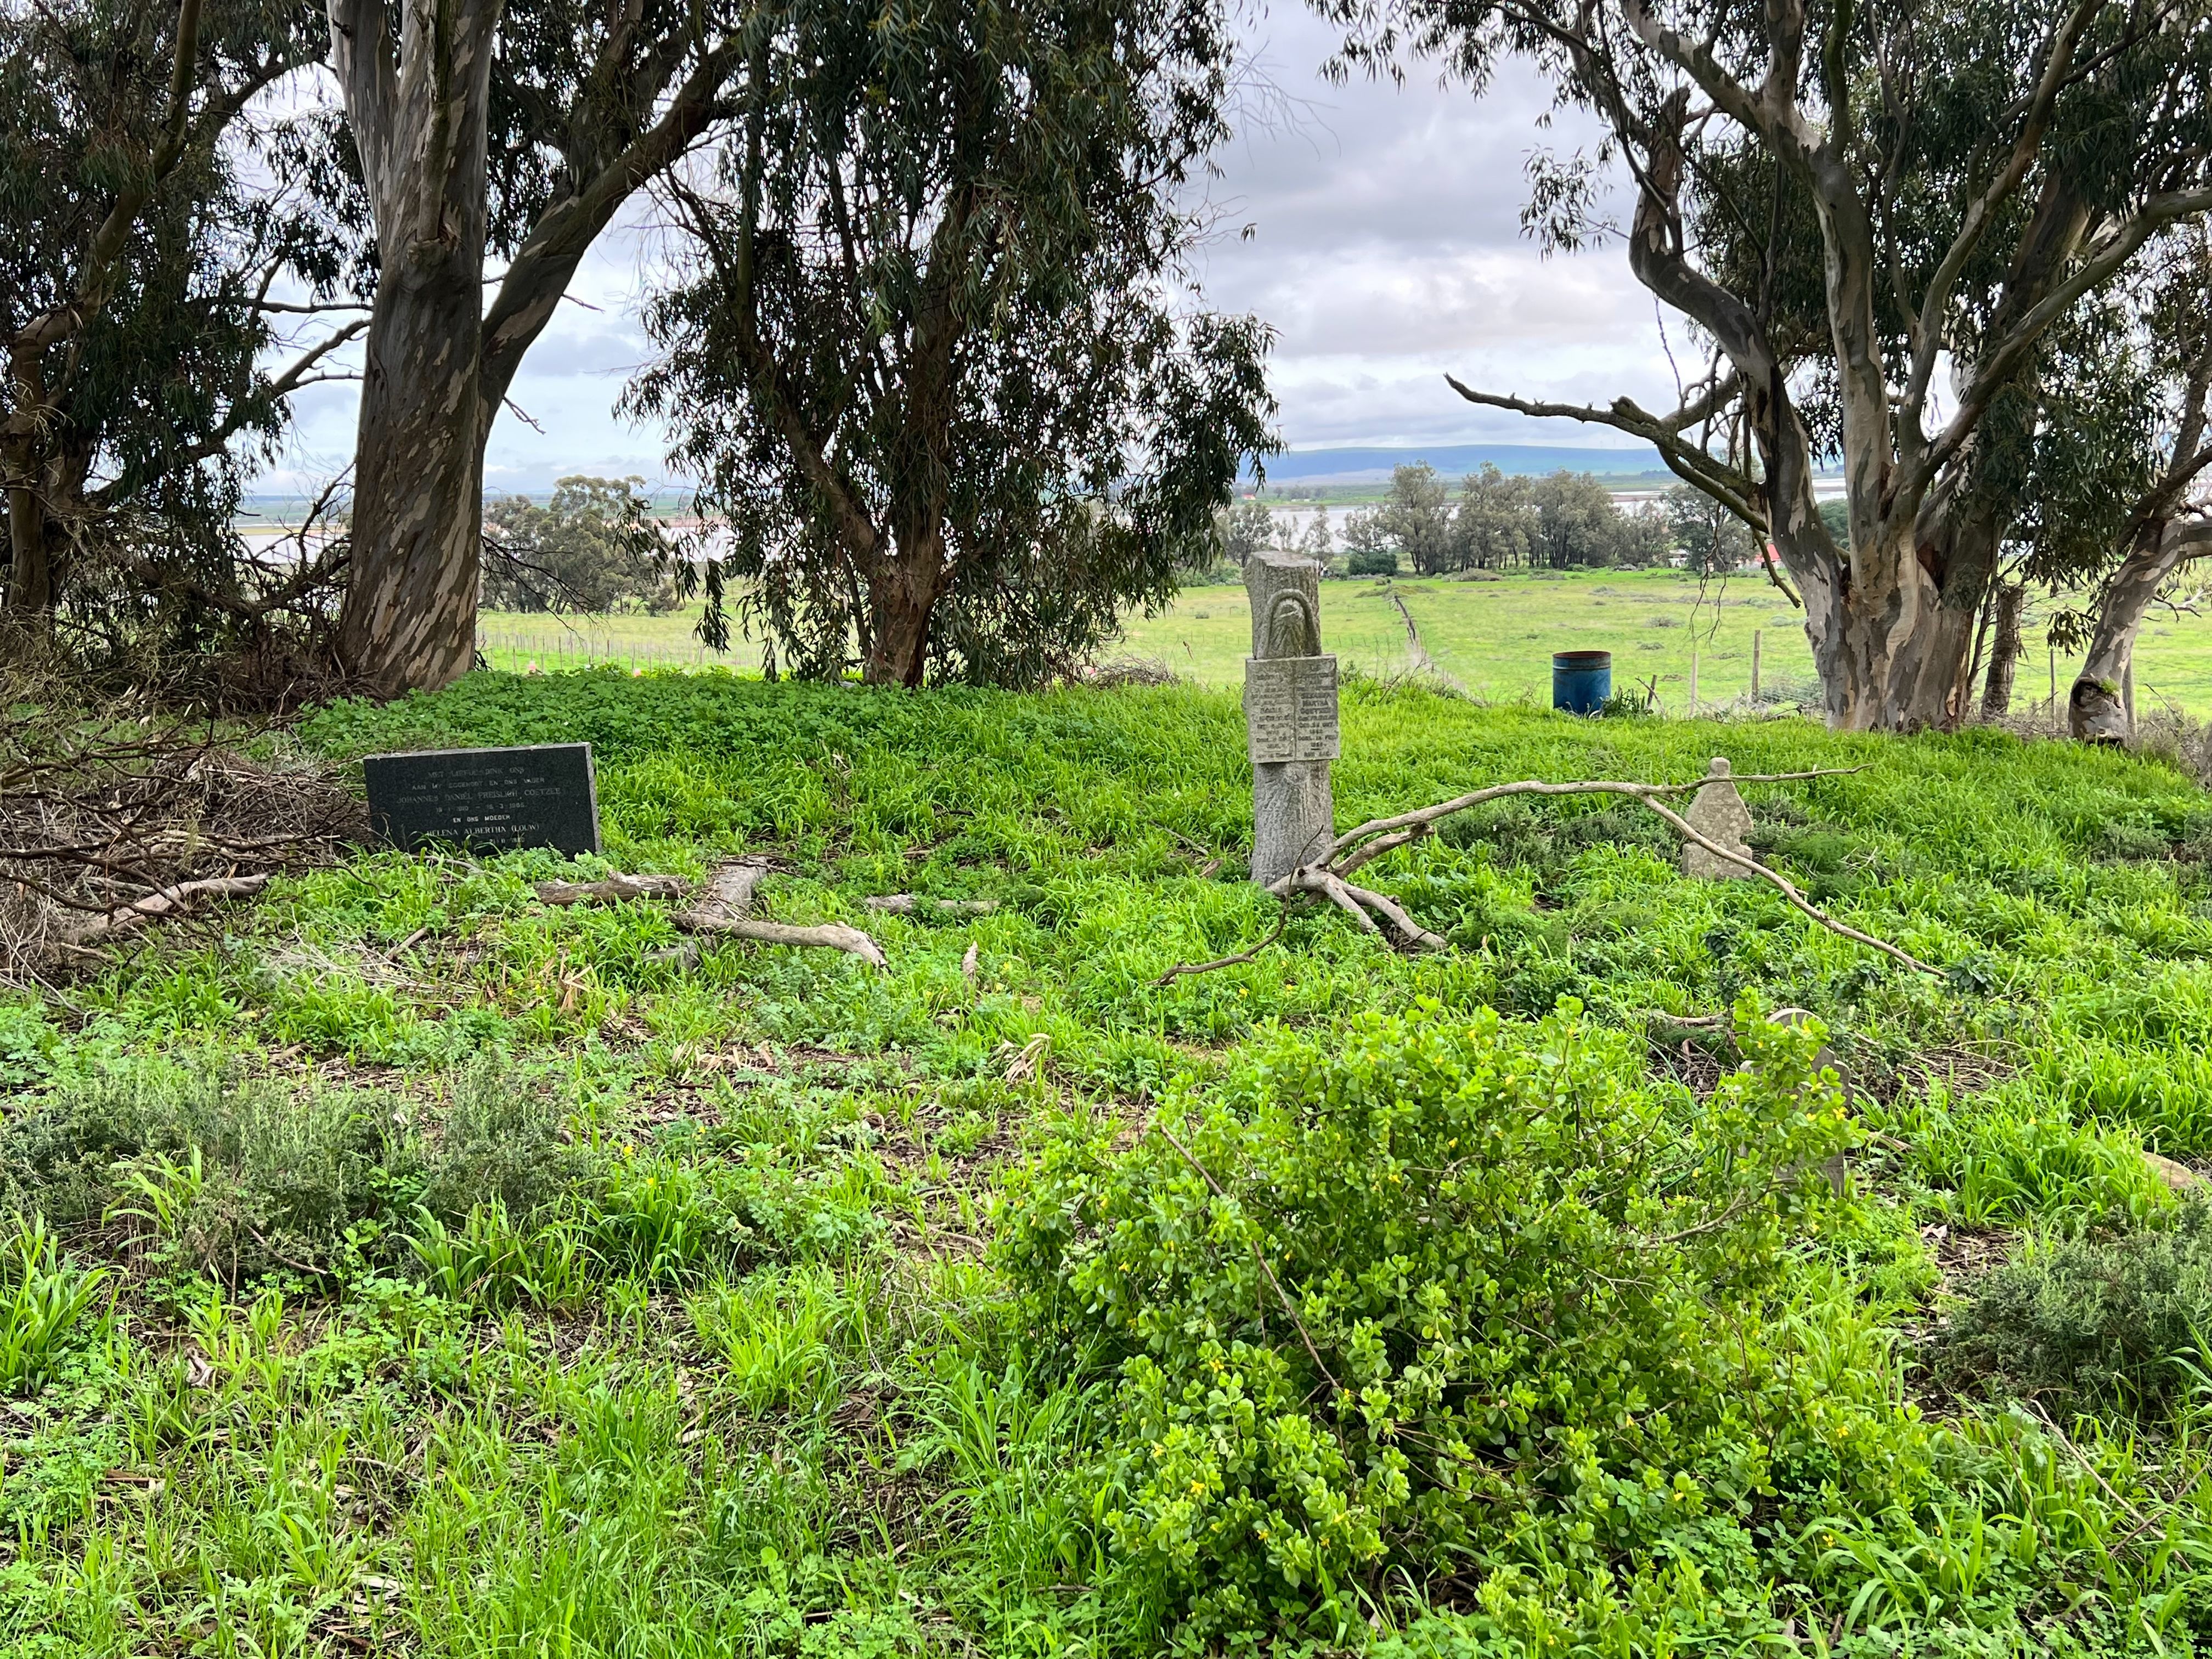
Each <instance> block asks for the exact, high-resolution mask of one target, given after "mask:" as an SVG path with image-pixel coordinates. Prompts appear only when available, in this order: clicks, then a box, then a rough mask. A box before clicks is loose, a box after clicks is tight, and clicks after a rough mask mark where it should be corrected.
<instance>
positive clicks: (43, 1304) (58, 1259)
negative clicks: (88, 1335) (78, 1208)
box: [0, 1215, 107, 1394]
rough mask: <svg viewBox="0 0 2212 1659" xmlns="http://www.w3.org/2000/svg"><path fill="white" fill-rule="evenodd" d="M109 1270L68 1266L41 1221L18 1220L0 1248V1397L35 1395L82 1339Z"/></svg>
mask: <svg viewBox="0 0 2212 1659" xmlns="http://www.w3.org/2000/svg"><path fill="white" fill-rule="evenodd" d="M106 1281H107V1273H106V1269H104V1268H100V1267H78V1266H76V1264H75V1263H74V1262H70V1261H65V1260H64V1258H63V1256H62V1254H61V1249H60V1246H59V1245H58V1244H57V1243H55V1241H54V1237H53V1235H52V1233H51V1232H49V1231H47V1230H46V1218H44V1217H43V1216H35V1215H34V1216H33V1217H32V1218H30V1219H29V1220H27V1221H26V1220H25V1219H24V1218H22V1217H21V1216H20V1215H19V1216H16V1217H15V1218H14V1222H13V1231H12V1233H11V1234H10V1236H9V1237H8V1238H7V1239H6V1241H5V1242H4V1243H0V1392H4V1393H9V1394H36V1393H37V1392H38V1391H39V1389H40V1388H41V1387H42V1386H44V1385H45V1384H46V1383H47V1382H48V1381H50V1380H51V1379H52V1376H53V1375H54V1370H55V1366H56V1364H57V1362H58V1360H59V1359H60V1358H61V1356H62V1355H63V1354H64V1352H67V1351H68V1350H69V1349H70V1348H71V1347H73V1346H76V1345H77V1344H78V1343H79V1342H80V1341H82V1335H83V1334H82V1331H81V1330H80V1327H81V1326H82V1324H83V1323H84V1322H85V1317H86V1316H87V1315H88V1314H91V1313H92V1312H94V1310H95V1308H96V1307H97V1306H98V1304H99V1302H100V1291H101V1289H102V1288H103V1287H104V1286H105V1285H106Z"/></svg>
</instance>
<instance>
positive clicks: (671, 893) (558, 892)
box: [538, 871, 684, 904]
mask: <svg viewBox="0 0 2212 1659" xmlns="http://www.w3.org/2000/svg"><path fill="white" fill-rule="evenodd" d="M683 896H684V883H683V880H682V878H679V877H676V876H626V875H623V873H622V872H619V871H617V872H615V873H614V874H613V875H611V876H609V877H608V878H606V879H605V880H604V881H541V882H539V883H538V897H539V898H541V899H543V900H544V902H546V903H548V904H619V903H622V902H623V901H624V900H627V899H673V898H682V897H683Z"/></svg>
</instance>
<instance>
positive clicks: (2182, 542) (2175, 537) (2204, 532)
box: [2066, 519, 2212, 744]
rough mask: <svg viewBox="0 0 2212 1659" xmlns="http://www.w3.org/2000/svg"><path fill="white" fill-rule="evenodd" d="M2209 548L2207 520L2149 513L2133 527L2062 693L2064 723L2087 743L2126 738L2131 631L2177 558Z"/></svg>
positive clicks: (2211, 547)
mask: <svg viewBox="0 0 2212 1659" xmlns="http://www.w3.org/2000/svg"><path fill="white" fill-rule="evenodd" d="M2207 551H2212V526H2203V525H2198V524H2177V523H2175V522H2174V521H2173V520H2171V519H2154V520H2149V521H2148V522H2147V523H2145V524H2143V525H2142V526H2141V527H2140V528H2139V529H2138V530H2137V531H2136V538H2135V543H2134V544H2133V545H2132V546H2131V547H2130V548H2129V550H2128V556H2127V557H2125V558H2124V559H2123V560H2121V561H2120V568H2118V569H2117V570H2115V571H2114V572H2113V573H2112V580H2111V581H2110V582H2108V583H2107V584H2106V587H2105V596H2104V603H2103V604H2102V605H2100V606H2099V607H2098V609H2097V628H2096V632H2095V633H2094V634H2093V635H2091V636H2090V640H2089V654H2088V656H2087V658H2086V659H2084V660H2083V661H2082V664H2081V672H2080V673H2078V674H2076V675H2075V677H2074V689H2073V690H2072V692H2071V693H2070V694H2069V696H2068V697H2067V699H2066V726H2067V730H2068V731H2069V732H2071V733H2072V734H2073V735H2074V736H2075V737H2076V738H2081V739H2082V740H2083V741H2085V742H2087V743H2109V744H2123V743H2125V742H2126V741H2127V740H2128V738H2129V735H2130V733H2129V729H2128V728H2129V720H2128V699H2127V696H2126V687H2127V685H2128V683H2129V681H2130V678H2132V675H2133V670H2134V666H2135V650H2136V633H2137V632H2138V631H2139V630H2140V629H2142V619H2143V617H2145V616H2146V615H2147V614H2148V612H2149V611H2150V607H2151V603H2152V601H2153V600H2154V599H2157V598H2158V593H2159V590H2160V588H2161V587H2164V586H2166V578H2168V577H2169V576H2171V575H2172V574H2173V573H2174V571H2175V569H2176V568H2178V567H2179V565H2180V563H2181V562H2182V561H2183V560H2184V559H2185V558H2188V557H2190V556H2192V555H2196V554H2202V553H2204V552H2207Z"/></svg>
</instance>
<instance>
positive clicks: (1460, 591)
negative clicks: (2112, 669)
mask: <svg viewBox="0 0 2212 1659" xmlns="http://www.w3.org/2000/svg"><path fill="white" fill-rule="evenodd" d="M1400 599H1402V600H1403V601H1404V603H1405V606H1406V610H1407V611H1409V612H1410V613H1411V614H1412V616H1413V623H1414V626H1415V627H1416V628H1417V629H1419V632H1420V637H1421V643H1422V645H1423V646H1424V647H1425V649H1426V650H1427V652H1428V653H1429V655H1430V657H1431V659H1432V660H1433V661H1434V662H1435V664H1436V665H1437V667H1438V668H1440V669H1441V670H1443V672H1444V673H1446V674H1447V675H1449V676H1450V677H1451V678H1453V679H1455V680H1456V681H1458V682H1459V684H1461V685H1462V686H1463V687H1465V688H1466V690H1468V692H1469V693H1470V694H1471V695H1473V696H1475V697H1477V698H1479V699H1481V700H1483V701H1486V702H1534V703H1537V704H1539V705H1548V704H1549V702H1550V701H1551V685H1552V682H1551V672H1552V666H1551V665H1552V653H1553V652H1554V651H1569V650H1593V649H1594V650H1604V651H1610V652H1612V653H1613V685H1614V689H1615V690H1617V691H1620V692H1622V693H1627V692H1630V691H1637V692H1639V693H1640V692H1641V691H1643V690H1645V689H1646V688H1649V689H1650V690H1653V691H1654V692H1656V699H1657V707H1658V708H1661V709H1662V710H1663V711H1665V712H1667V713H1669V714H1676V715H1680V714H1684V713H1686V711H1687V710H1688V708H1689V699H1690V668H1691V655H1692V649H1693V648H1694V650H1695V652H1696V655H1697V671H1698V684H1697V693H1698V702H1699V708H1700V709H1701V710H1704V709H1708V708H1717V707H1723V706H1731V705H1735V704H1736V703H1737V702H1739V701H1740V700H1743V699H1746V698H1747V697H1748V696H1749V693H1750V690H1751V657H1752V641H1753V635H1754V634H1756V635H1759V659H1760V662H1759V666H1760V674H1759V682H1760V691H1761V694H1762V701H1764V702H1773V701H1776V700H1777V699H1780V700H1782V701H1785V702H1806V703H1808V704H1811V705H1814V706H1817V703H1818V700H1819V693H1818V687H1817V683H1816V681H1815V678H1814V671H1813V658H1812V652H1811V649H1810V647H1808V644H1807V643H1806V639H1805V631H1804V622H1803V613H1802V611H1796V610H1794V609H1793V608H1792V607H1791V605H1790V601H1789V599H1787V598H1785V597H1784V595H1783V594H1782V593H1781V592H1779V591H1778V589H1776V588H1775V587H1774V586H1771V584H1769V583H1768V582H1766V581H1765V580H1763V579H1761V578H1759V577H1755V576H1731V577H1729V579H1728V580H1725V581H1722V580H1711V581H1708V582H1705V583H1702V584H1701V583H1700V582H1699V580H1697V579H1696V578H1694V577H1692V576H1687V575H1685V574H1682V573H1681V572H1680V571H1672V570H1668V571H1649V570H1626V571H1623V570H1597V571H1576V572H1570V573H1565V574H1550V575H1534V574H1528V573H1519V574H1511V575H1507V576H1504V577H1503V578H1501V579H1500V580H1497V581H1494V582H1493V581H1469V580H1419V579H1412V578H1404V577H1401V578H1397V579H1395V580H1391V581H1389V582H1387V583H1386V582H1379V581H1372V580H1346V581H1332V582H1328V583H1326V584H1324V586H1323V587H1322V642H1323V643H1324V644H1325V645H1326V646H1327V647H1328V649H1329V650H1331V651H1333V652H1334V653H1337V655H1338V656H1339V657H1340V659H1342V660H1343V662H1344V665H1346V667H1347V668H1349V669H1353V670H1357V671H1359V672H1361V673H1364V674H1367V675H1369V676H1370V677H1372V678H1389V677H1391V676H1394V675H1398V674H1402V673H1404V672H1405V671H1407V668H1408V667H1409V665H1411V662H1412V658H1411V656H1410V654H1409V652H1408V649H1407V636H1406V624H1405V620H1404V617H1402V616H1401V614H1400V612H1399V610H1398V605H1397V603H1396V601H1397V600H1400ZM2049 610H2050V602H2049V601H2048V600H2047V599H2039V600H2038V601H2037V602H2036V603H2035V604H2034V605H2032V606H2031V609H2030V615H2029V617H2028V623H2029V625H2028V628H2027V639H2028V654H2027V659H2026V660H2025V661H2023V662H2021V665H2020V666H2019V670H2018V678H2017V681H2016V683H2015V694H2014V695H2015V711H2020V712H2024V711H2027V709H2028V708H2030V707H2031V706H2032V705H2033V706H2037V707H2042V708H2047V706H2048V704H2049V701H2050V697H2051V672H2052V669H2053V667H2054V665H2055V667H2056V671H2057V684H2058V690H2059V695H2060V696H2062V697H2063V696H2064V695H2065V693H2066V690H2067V688H2068V687H2069V686H2070V685H2071V684H2073V675H2074V672H2075V670H2076V669H2077V668H2078V667H2079V666H2080V659H2079V657H2078V656H2068V655H2065V654H2063V653H2060V654H2058V655H2057V656H2056V657H2055V659H2054V658H2053V655H2052V653H2050V651H2049V650H2048V649H2047V647H2045V644H2044V642H2043V626H2042V624H2043V622H2044V620H2045V617H2046V616H2047V614H2048V611H2049ZM693 620H694V619H693V617H691V616H690V615H689V614H688V613H687V614H685V615H683V616H669V617H643V616H621V617H604V618H591V619H576V620H575V621H574V622H573V623H568V624H564V623H562V620H561V619H559V618H555V617H513V616H505V615H492V614H487V615H486V616H485V617H484V618H483V629H482V634H483V638H484V639H485V640H486V641H487V643H488V646H489V649H488V651H487V653H486V654H487V656H488V658H489V660H490V662H491V664H492V665H494V666H495V667H498V668H504V669H510V670H516V671H520V670H523V669H526V668H527V667H528V666H529V665H531V664H532V663H535V664H537V665H538V667H539V668H540V669H542V670H544V671H556V670H558V669H560V668H562V667H563V666H571V665H578V664H580V662H581V661H584V660H586V659H588V660H595V661H611V662H615V663H618V664H620V665H623V666H624V667H651V666H653V665H655V664H657V663H664V664H675V663H682V664H690V663H694V662H698V661H701V660H707V661H711V660H712V659H711V658H710V657H707V656H706V654H705V653H702V651H701V650H700V649H699V647H698V644H697V641H696V639H694V638H693V637H692V635H691V632H690V629H691V627H692V623H693ZM1251 626H1252V625H1251V612H1250V609H1249V606H1248V605H1247V604H1246V602H1245V598H1244V590H1243V587H1242V586H1237V585H1236V584H1234V583H1224V584H1220V585H1218V586H1203V587H1189V588H1186V589H1184V590H1183V592H1182V594H1181V595H1180V596H1179V597H1178V598H1177V599H1176V600H1175V602H1174V603H1173V604H1172V605H1170V606H1169V607H1168V609H1167V610H1166V611H1164V612H1162V613H1161V614H1160V615H1158V616H1157V617H1143V616H1133V617H1130V618H1128V620H1127V623H1126V629H1125V631H1126V638H1125V640H1124V641H1123V644H1122V646H1121V647H1120V648H1121V650H1122V651H1123V652H1125V653H1127V654H1129V655H1133V656H1139V657H1144V658H1148V659H1152V660H1154V661H1157V662H1159V663H1161V664H1163V665H1165V666H1167V667H1168V668H1170V669H1171V670H1172V671H1175V672H1176V673H1177V674H1179V675H1181V676H1182V677H1183V678H1186V679H1190V680H1194V681H1196V682H1197V683H1198V684H1201V685H1215V686H1231V685H1237V684H1241V683H1242V678H1243V659H1244V655H1245V653H1247V652H1248V651H1249V649H1250V648H1251ZM757 656H758V652H757V648H756V647H751V646H749V645H748V644H746V643H744V642H743V641H740V642H739V643H738V645H737V646H736V647H735V648H734V649H733V650H732V653H731V657H730V660H731V661H732V663H734V664H736V665H738V666H739V667H741V668H750V667H752V666H754V665H756V660H757ZM1654 682H1656V684H1653V683H1654ZM2169 705H2171V706H2172V707H2173V708H2178V709H2179V710H2181V711H2183V712H2184V713H2186V714H2190V715H2191V716H2193V717H2194V718H2196V719H2197V720H2204V719H2206V718H2208V717H2212V617H2205V616H2197V615H2191V614H2186V613H2183V614H2176V615H2171V616H2169V615H2164V614H2161V615H2159V616H2154V617H2152V618H2151V619H2150V620H2149V622H2148V623H2147V624H2146V626H2145V627H2144V629H2143V633H2142V640H2141V641H2140V642H2139V644H2138V646H2137V648H2136V707H2137V708H2138V709H2139V710H2140V711H2141V712H2142V713H2143V714H2150V713H2152V712H2153V711H2155V710H2159V709H2162V708H2166V707H2168V706H2169Z"/></svg>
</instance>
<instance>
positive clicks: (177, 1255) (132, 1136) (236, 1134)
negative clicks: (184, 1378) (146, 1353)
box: [0, 1067, 416, 1283]
mask: <svg viewBox="0 0 2212 1659" xmlns="http://www.w3.org/2000/svg"><path fill="white" fill-rule="evenodd" d="M381 1106H382V1103H380V1102H379V1101H377V1100H376V1098H375V1097H370V1096H364V1095H358V1094H349V1093H344V1092H340V1091H326V1090H322V1089H315V1088H310V1089H307V1090H301V1091H295V1090H293V1089H291V1088H289V1087H287V1086H285V1085H283V1084H282V1083H279V1082H277V1081H276V1080H274V1079H263V1078H251V1077H248V1076H246V1075H245V1074H244V1073H242V1072H240V1071H238V1070H236V1069H228V1070H209V1071H199V1072H173V1071H169V1070H166V1069H155V1068H151V1067H149V1068H143V1069H140V1070H133V1071H124V1072H117V1073H110V1074H106V1075H103V1076H99V1077H95V1078H92V1079H86V1080H84V1081H82V1082H79V1083H77V1084H76V1085H73V1086H72V1087H70V1089H69V1090H67V1091H62V1092H60V1093H58V1094H57V1095H56V1096H55V1097H52V1098H50V1099H48V1100H46V1101H45V1102H43V1103H41V1104H40V1106H39V1108H38V1109H36V1110H35V1111H33V1112H31V1113H29V1114H27V1115H24V1116H23V1117H21V1118H18V1119H15V1120H14V1121H11V1122H10V1123H9V1125H8V1127H7V1129H6V1132H5V1133H4V1135H0V1163H4V1166H5V1182H6V1186H7V1188H8V1192H9V1199H10V1200H11V1201H12V1202H15V1203H16V1204H17V1205H19V1206H21V1207H22V1208H24V1209H25V1210H27V1211H28V1212H33V1213H36V1214H40V1215H43V1216H44V1217H45V1218H46V1219H47V1220H48V1221H49V1222H50V1223H52V1224H55V1225H68V1224H70V1223H74V1222H80V1221H85V1220H90V1219H93V1218H106V1219H109V1220H114V1221H124V1222H130V1223H134V1224H136V1225H137V1231H138V1232H139V1234H140V1237H141V1238H142V1239H143V1241H144V1243H146V1245H147V1246H148V1248H149V1249H153V1250H155V1252H156V1253H157V1254H158V1255H159V1257H160V1258H161V1260H162V1261H163V1263H164V1264H165V1265H174V1266H179V1267H190V1268H195V1269H197V1270H200V1271H203V1272H205V1273H211V1274H213V1275H215V1276H216V1277H217V1278H219V1279H223V1280H224V1281H226V1282H228V1283H237V1282H240V1281H242V1280H245V1279H251V1278H252V1277H254V1276H255V1275H257V1274H259V1273H266V1272H270V1271H271V1270H274V1269H276V1268H289V1269H291V1270H294V1271H307V1272H314V1273H321V1272H326V1271H331V1270H333V1269H334V1268H335V1267H337V1265H338V1264H339V1262H340V1261H341V1259H342V1258H343V1256H344V1255H345V1253H346V1252H347V1251H348V1250H349V1249H352V1248H354V1246H355V1244H356V1242H357V1238H358V1237H359V1236H358V1235H357V1234H356V1232H355V1231H352V1230H354V1229H355V1228H356V1224H360V1223H363V1222H369V1223H372V1224H379V1225H380V1223H381V1221H382V1220H383V1219H385V1218H386V1217H387V1214H388V1212H389V1211H390V1208H391V1205H392V1197H393V1195H394V1194H395V1193H397V1192H401V1191H408V1190H411V1188H412V1184H413V1182H415V1180H416V1171H415V1165H416V1157H415V1148H414V1144H413V1141H412V1139H411V1137H410V1135H409V1134H408V1133H406V1132H405V1130H404V1127H402V1126H400V1125H399V1124H398V1123H397V1122H395V1121H393V1119H392V1114H391V1113H390V1112H389V1111H388V1110H386V1109H381ZM370 1231H372V1232H373V1231H374V1225H372V1227H371V1228H370Z"/></svg>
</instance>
